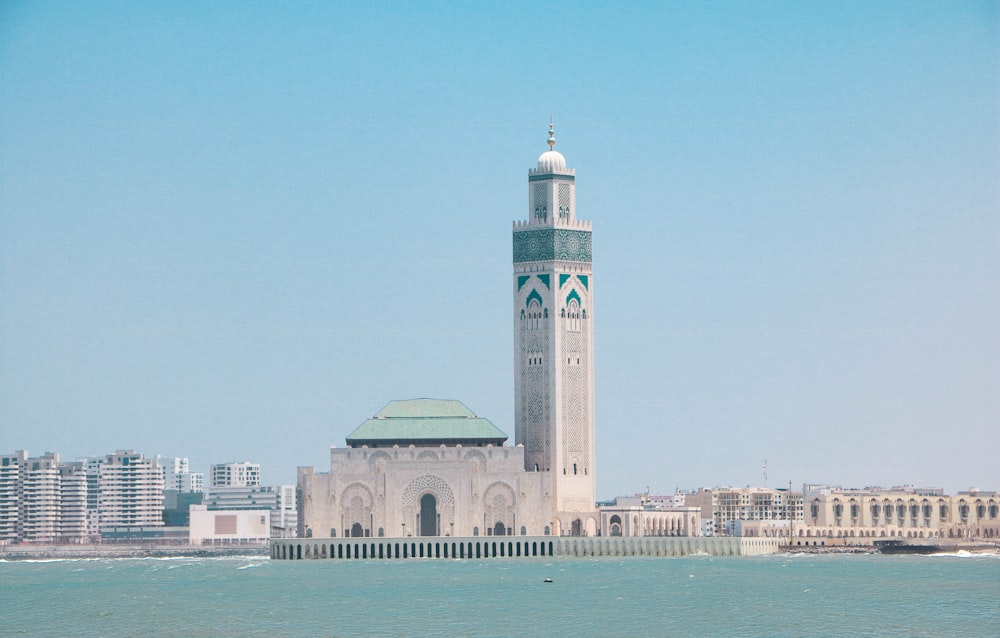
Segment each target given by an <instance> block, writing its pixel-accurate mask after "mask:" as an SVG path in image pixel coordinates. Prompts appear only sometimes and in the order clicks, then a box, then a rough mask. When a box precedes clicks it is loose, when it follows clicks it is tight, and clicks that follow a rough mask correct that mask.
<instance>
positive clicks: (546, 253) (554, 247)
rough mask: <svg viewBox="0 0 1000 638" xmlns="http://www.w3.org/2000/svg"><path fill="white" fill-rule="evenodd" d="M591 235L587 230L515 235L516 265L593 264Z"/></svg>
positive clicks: (541, 229) (530, 232)
mask: <svg viewBox="0 0 1000 638" xmlns="http://www.w3.org/2000/svg"><path fill="white" fill-rule="evenodd" d="M591 250H592V243H591V235H590V231H587V230H567V229H564V228H538V229H532V230H521V231H516V232H515V233H514V263H518V264H519V263H524V262H528V261H550V260H556V261H575V262H579V263H583V264H589V263H591V259H592V256H591Z"/></svg>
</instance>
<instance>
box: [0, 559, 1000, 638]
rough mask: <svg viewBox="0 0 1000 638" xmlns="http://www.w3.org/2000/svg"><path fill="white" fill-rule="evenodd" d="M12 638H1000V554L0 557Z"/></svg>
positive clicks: (2, 613) (0, 628) (0, 615)
mask: <svg viewBox="0 0 1000 638" xmlns="http://www.w3.org/2000/svg"><path fill="white" fill-rule="evenodd" d="M549 581H551V582H549ZM0 636H74V637H85V636H147V637H150V636H196V637H197V636H238V637H248V636H565V637H574V638H575V637H580V636H629V637H634V636H684V637H685V638H692V637H701V636H795V637H802V638H809V637H814V636H815V637H820V636H822V637H835V636H852V637H854V636H928V637H930V636H935V637H936V636H976V637H978V636H992V637H996V636H1000V556H997V555H975V554H965V553H961V552H960V553H958V554H948V555H935V556H898V555H897V556H883V555H878V554H871V555H853V554H852V555H816V554H778V555H772V556H762V557H753V558H749V557H745V558H738V557H727V558H718V557H711V556H689V557H681V558H641V557H633V558H591V559H579V558H550V559H548V560H539V559H537V558H536V559H524V560H519V559H504V560H496V559H494V560H433V559H427V560H421V559H414V560H398V561H396V560H393V561H331V560H316V561H271V560H268V559H267V558H265V557H260V556H256V557H251V556H248V557H226V558H115V559H108V558H97V559H79V560H74V559H59V560H42V561H26V560H24V561H22V560H18V561H9V562H5V561H0Z"/></svg>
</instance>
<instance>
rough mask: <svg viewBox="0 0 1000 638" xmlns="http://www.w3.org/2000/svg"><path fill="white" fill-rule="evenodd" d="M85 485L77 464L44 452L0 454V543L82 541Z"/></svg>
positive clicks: (83, 535)
mask: <svg viewBox="0 0 1000 638" xmlns="http://www.w3.org/2000/svg"><path fill="white" fill-rule="evenodd" d="M86 520H87V481H86V476H85V474H84V473H83V467H82V465H80V464H79V463H62V462H60V461H59V455H58V454H54V453H52V452H46V453H45V454H44V455H42V456H39V457H34V458H32V457H29V456H28V453H27V452H26V451H24V450H18V451H16V452H14V453H13V454H6V455H2V456H0V543H16V542H30V543H57V542H61V543H77V542H82V541H83V540H85V539H86V537H87V525H86Z"/></svg>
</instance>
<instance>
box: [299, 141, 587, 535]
mask: <svg viewBox="0 0 1000 638" xmlns="http://www.w3.org/2000/svg"><path fill="white" fill-rule="evenodd" d="M555 144H556V139H555V133H554V129H553V126H552V124H551V123H550V124H549V137H548V146H549V150H547V151H545V152H544V153H542V154H541V156H540V157H539V158H538V165H537V167H536V168H534V169H532V170H529V171H528V211H527V213H528V214H527V219H525V220H522V221H516V222H514V228H513V248H514V251H513V282H512V284H513V286H512V288H513V313H512V319H513V322H514V335H515V337H514V375H515V376H514V422H515V433H514V446H513V447H511V446H509V445H507V442H508V437H507V435H506V434H505V433H503V432H502V431H501V430H500V429H499V428H497V427H496V426H495V425H494V424H493V423H491V422H490V421H489V420H487V419H485V418H482V417H479V416H477V415H476V414H475V413H473V412H472V410H470V409H469V408H468V407H466V406H465V405H464V404H462V403H461V402H459V401H455V400H437V399H414V400H403V401H391V402H389V403H388V404H387V405H386V406H385V407H384V408H382V410H380V411H379V412H378V413H377V414H376V415H375V416H373V417H372V418H370V419H368V420H366V421H365V422H364V423H362V424H361V425H360V426H358V428H357V429H355V430H354V432H352V433H351V434H350V435H349V436H348V437H347V446H346V447H344V448H338V447H333V448H331V449H330V471H329V472H328V473H316V472H314V471H313V468H311V467H300V468H299V470H298V490H299V536H300V537H309V538H322V537H327V538H336V537H348V538H354V537H360V538H371V537H388V538H399V537H411V536H452V537H474V536H548V535H554V536H565V535H569V536H597V535H598V534H599V533H600V529H599V528H600V522H601V516H600V513H599V512H598V511H597V508H596V505H595V501H596V498H595V496H596V495H595V472H594V470H595V466H594V356H593V353H594V332H593V312H594V309H593V286H594V282H593V276H592V270H591V245H592V244H591V224H590V222H589V221H582V220H578V219H577V217H576V174H575V171H574V169H571V168H567V167H566V159H565V158H564V157H563V156H562V154H561V153H559V152H558V151H556V150H555V148H554V147H555Z"/></svg>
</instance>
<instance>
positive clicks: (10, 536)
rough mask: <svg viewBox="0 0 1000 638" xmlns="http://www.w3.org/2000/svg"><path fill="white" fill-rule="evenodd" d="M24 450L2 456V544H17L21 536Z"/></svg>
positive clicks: (0, 465)
mask: <svg viewBox="0 0 1000 638" xmlns="http://www.w3.org/2000/svg"><path fill="white" fill-rule="evenodd" d="M27 458H28V455H27V453H26V452H25V451H24V450H18V451H17V452H14V453H13V454H4V455H0V543H15V542H17V540H18V538H19V537H20V535H21V515H20V503H21V466H22V465H23V464H24V462H25V460H27Z"/></svg>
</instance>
